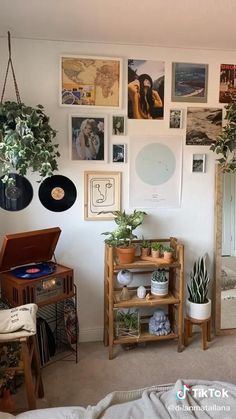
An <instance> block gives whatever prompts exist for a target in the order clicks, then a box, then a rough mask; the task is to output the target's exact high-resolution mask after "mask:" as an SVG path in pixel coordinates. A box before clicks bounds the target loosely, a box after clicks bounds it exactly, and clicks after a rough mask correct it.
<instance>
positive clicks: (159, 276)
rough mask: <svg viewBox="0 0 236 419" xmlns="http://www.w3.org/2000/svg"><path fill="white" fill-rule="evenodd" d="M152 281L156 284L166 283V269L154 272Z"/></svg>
mask: <svg viewBox="0 0 236 419" xmlns="http://www.w3.org/2000/svg"><path fill="white" fill-rule="evenodd" d="M152 281H155V282H166V281H167V278H166V271H165V269H157V270H156V271H153V273H152Z"/></svg>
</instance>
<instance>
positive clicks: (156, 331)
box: [149, 309, 170, 336]
mask: <svg viewBox="0 0 236 419" xmlns="http://www.w3.org/2000/svg"><path fill="white" fill-rule="evenodd" d="M149 333H150V334H151V335H157V336H164V335H168V334H169V333H170V322H169V319H168V317H167V315H166V314H165V313H164V311H163V310H160V309H158V310H155V311H154V313H153V316H152V317H151V318H150V320H149Z"/></svg>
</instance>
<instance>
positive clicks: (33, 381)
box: [0, 333, 44, 410]
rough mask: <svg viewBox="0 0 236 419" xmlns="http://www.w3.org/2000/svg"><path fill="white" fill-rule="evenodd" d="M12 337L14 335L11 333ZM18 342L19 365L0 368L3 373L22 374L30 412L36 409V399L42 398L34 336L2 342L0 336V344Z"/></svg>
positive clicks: (42, 391) (2, 337)
mask: <svg viewBox="0 0 236 419" xmlns="http://www.w3.org/2000/svg"><path fill="white" fill-rule="evenodd" d="M12 335H13V336H14V333H12ZM12 342H18V343H19V344H20V362H19V365H17V366H15V367H9V368H7V367H6V368H1V371H2V372H3V373H4V372H5V373H7V372H8V373H12V372H13V373H14V372H15V374H23V375H24V378H25V389H26V395H27V401H28V408H29V409H30V410H33V409H36V399H37V397H39V398H42V397H43V396H44V390H43V382H42V377H41V370H40V360H39V351H38V342H37V338H36V335H33V336H27V337H21V338H18V339H14V337H13V338H12V339H9V340H4V335H3V334H1V335H0V344H1V343H4V344H9V345H10V344H11V343H12Z"/></svg>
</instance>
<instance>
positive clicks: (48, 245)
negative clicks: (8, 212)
mask: <svg viewBox="0 0 236 419" xmlns="http://www.w3.org/2000/svg"><path fill="white" fill-rule="evenodd" d="M60 233H61V229H60V228H59V227H54V228H47V229H44V230H34V231H27V232H25V233H18V234H8V235H6V236H5V237H4V239H3V244H2V249H1V253H0V272H1V271H6V270H8V269H11V268H13V267H14V266H21V265H26V264H27V263H34V262H44V261H45V262H46V261H48V260H51V259H52V256H53V253H54V250H55V248H56V245H57V242H58V239H59V236H60Z"/></svg>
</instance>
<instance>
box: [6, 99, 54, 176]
mask: <svg viewBox="0 0 236 419" xmlns="http://www.w3.org/2000/svg"><path fill="white" fill-rule="evenodd" d="M55 136H56V131H55V130H54V129H52V128H51V126H50V125H49V118H48V117H47V116H46V115H45V113H44V112H43V106H41V105H38V106H37V107H36V108H32V107H30V106H26V105H25V104H24V103H16V102H4V103H2V104H0V162H1V169H2V175H5V176H4V178H2V182H8V181H9V174H10V172H12V170H13V169H15V171H17V172H18V173H19V174H20V175H22V176H24V175H26V173H27V170H28V169H32V171H33V172H39V174H40V176H41V177H42V178H44V177H45V176H51V175H52V174H53V172H54V170H57V168H58V165H57V157H59V156H60V153H59V152H58V144H53V142H52V140H53V138H55Z"/></svg>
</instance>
